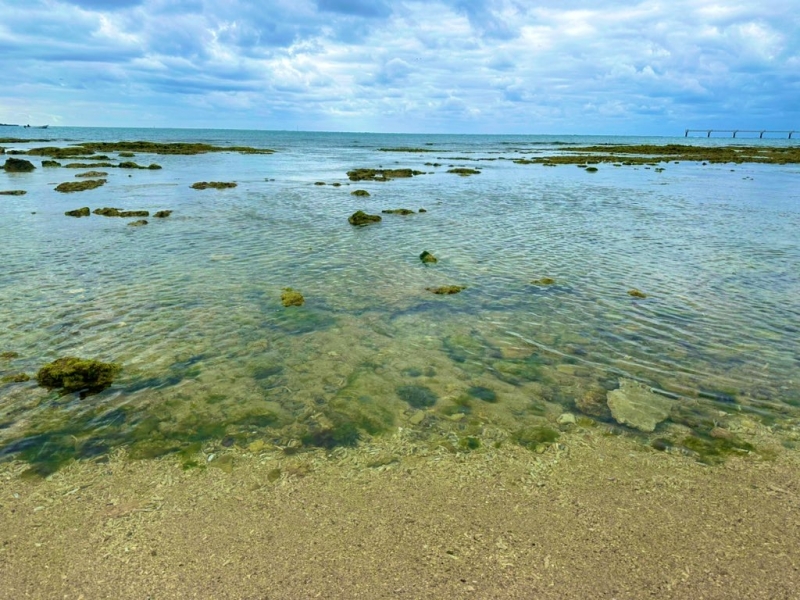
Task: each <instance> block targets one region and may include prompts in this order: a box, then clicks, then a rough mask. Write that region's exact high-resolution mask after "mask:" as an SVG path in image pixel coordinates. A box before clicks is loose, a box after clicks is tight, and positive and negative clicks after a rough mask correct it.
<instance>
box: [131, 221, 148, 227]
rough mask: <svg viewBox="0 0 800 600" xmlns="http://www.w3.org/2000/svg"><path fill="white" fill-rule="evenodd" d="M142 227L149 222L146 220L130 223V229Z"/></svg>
mask: <svg viewBox="0 0 800 600" xmlns="http://www.w3.org/2000/svg"><path fill="white" fill-rule="evenodd" d="M142 225H147V221H146V220H145V219H140V220H138V221H133V222H131V223H128V227H141V226H142Z"/></svg>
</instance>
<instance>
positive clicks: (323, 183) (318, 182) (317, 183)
mask: <svg viewBox="0 0 800 600" xmlns="http://www.w3.org/2000/svg"><path fill="white" fill-rule="evenodd" d="M314 185H326V183H325V182H324V181H315V182H314Z"/></svg>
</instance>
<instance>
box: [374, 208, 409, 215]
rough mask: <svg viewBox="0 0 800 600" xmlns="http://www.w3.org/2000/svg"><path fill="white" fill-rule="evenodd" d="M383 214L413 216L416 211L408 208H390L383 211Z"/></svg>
mask: <svg viewBox="0 0 800 600" xmlns="http://www.w3.org/2000/svg"><path fill="white" fill-rule="evenodd" d="M381 212H382V213H385V214H387V215H413V214H414V211H413V210H411V209H408V208H390V209H387V210H382V211H381Z"/></svg>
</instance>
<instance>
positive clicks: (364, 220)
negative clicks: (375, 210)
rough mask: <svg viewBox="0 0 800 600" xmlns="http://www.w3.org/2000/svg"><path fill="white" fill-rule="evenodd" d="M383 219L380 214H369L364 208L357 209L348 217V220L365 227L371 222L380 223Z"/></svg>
mask: <svg viewBox="0 0 800 600" xmlns="http://www.w3.org/2000/svg"><path fill="white" fill-rule="evenodd" d="M380 221H381V216H380V215H368V214H367V213H365V212H364V211H363V210H357V211H356V212H354V213H353V214H352V215H350V216H349V217H348V218H347V222H348V223H350V225H353V226H355V227H364V226H365V225H370V224H371V223H378V222H380Z"/></svg>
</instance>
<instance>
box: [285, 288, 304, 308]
mask: <svg viewBox="0 0 800 600" xmlns="http://www.w3.org/2000/svg"><path fill="white" fill-rule="evenodd" d="M304 302H305V298H303V294H301V293H300V292H298V291H295V290H293V289H292V288H290V287H287V288H284V289H283V292H282V293H281V303H282V304H283V305H284V306H303V303H304Z"/></svg>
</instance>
